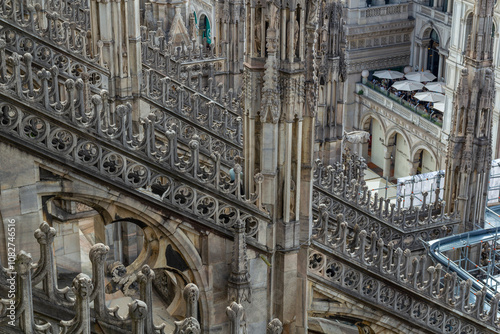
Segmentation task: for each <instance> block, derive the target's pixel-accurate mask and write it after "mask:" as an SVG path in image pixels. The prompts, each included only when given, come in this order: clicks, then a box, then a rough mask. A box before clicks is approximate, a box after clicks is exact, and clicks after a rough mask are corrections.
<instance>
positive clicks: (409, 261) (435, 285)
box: [308, 214, 500, 334]
mask: <svg viewBox="0 0 500 334" xmlns="http://www.w3.org/2000/svg"><path fill="white" fill-rule="evenodd" d="M329 229H330V230H332V231H333V233H331V234H330V235H329V236H328V238H327V239H326V240H325V241H326V242H318V241H313V247H312V248H311V249H310V250H309V268H308V275H309V277H310V278H311V279H312V280H313V281H315V282H318V283H320V284H325V285H327V286H330V287H333V288H335V289H338V290H341V291H343V292H345V293H347V294H349V295H351V296H356V297H357V298H360V299H361V300H363V301H365V302H367V303H369V304H372V305H374V306H375V307H378V308H381V309H383V310H385V311H387V312H390V313H392V314H393V315H395V316H396V317H401V318H403V319H404V320H405V321H411V322H412V323H413V324H415V325H418V326H421V327H422V328H425V329H427V330H429V331H431V332H435V333H477V334H479V333H498V331H499V330H500V313H499V310H498V306H499V302H500V293H496V294H495V295H494V297H493V298H492V299H491V300H487V299H486V298H485V297H486V291H485V290H484V289H485V288H483V290H481V291H473V290H472V289H471V286H472V282H471V281H470V280H468V281H461V280H460V279H459V278H458V277H457V275H456V273H453V274H449V273H446V271H445V270H444V269H445V268H442V266H441V265H440V264H438V265H436V266H433V265H432V260H431V259H430V258H429V257H428V256H426V255H424V256H418V255H415V254H412V252H411V251H410V250H408V249H406V250H405V251H403V250H402V249H401V248H399V247H397V248H396V247H395V246H394V244H393V243H392V242H389V243H386V242H384V240H383V239H382V238H381V237H380V236H379V235H378V234H377V232H375V231H372V232H371V233H370V232H369V231H368V230H365V229H361V230H360V229H357V230H355V231H354V233H350V231H349V228H348V223H347V222H346V221H345V220H344V217H343V215H342V214H339V215H338V216H337V219H336V223H335V224H333V225H331V226H329Z"/></svg>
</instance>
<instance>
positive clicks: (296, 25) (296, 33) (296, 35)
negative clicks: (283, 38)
mask: <svg viewBox="0 0 500 334" xmlns="http://www.w3.org/2000/svg"><path fill="white" fill-rule="evenodd" d="M291 30H292V21H288V27H287V31H288V32H290V31H291ZM299 33H300V26H299V22H298V21H297V20H295V22H294V31H293V40H292V42H293V50H291V49H290V48H291V47H292V45H291V44H290V43H288V45H287V50H286V51H287V54H290V52H291V53H292V54H293V55H295V53H296V51H297V42H298V41H299Z"/></svg>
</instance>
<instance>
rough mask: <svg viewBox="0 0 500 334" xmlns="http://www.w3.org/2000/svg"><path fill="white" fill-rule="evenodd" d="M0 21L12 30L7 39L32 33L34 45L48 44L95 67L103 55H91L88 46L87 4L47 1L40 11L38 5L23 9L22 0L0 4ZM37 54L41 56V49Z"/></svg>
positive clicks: (24, 6)
mask: <svg viewBox="0 0 500 334" xmlns="http://www.w3.org/2000/svg"><path fill="white" fill-rule="evenodd" d="M0 18H2V19H4V21H3V22H6V23H8V25H9V26H11V27H12V29H11V30H10V33H11V34H9V36H13V34H19V33H24V32H25V31H26V32H29V33H31V36H33V38H34V40H36V43H37V44H45V43H46V42H49V43H50V45H51V46H52V47H54V48H55V49H58V48H64V50H65V52H70V53H72V54H74V55H78V56H79V57H82V58H84V59H85V60H87V61H90V62H91V63H93V64H94V65H97V64H99V62H100V55H101V54H102V53H101V52H95V51H97V50H94V52H93V53H94V54H92V53H91V52H89V50H90V46H89V45H87V31H89V30H90V10H89V8H88V6H87V1H83V0H77V1H69V0H63V1H56V0H50V1H46V2H45V8H42V6H41V5H40V4H38V3H37V4H35V5H34V6H33V5H31V4H28V5H26V2H23V1H22V0H14V1H6V0H2V1H0ZM2 24H3V23H2ZM1 36H3V35H1ZM26 36H27V35H26ZM28 43H29V41H25V42H24V43H23V44H24V45H25V46H27V45H28ZM49 49H50V47H49V48H47V47H45V50H49ZM39 51H40V52H41V53H43V52H44V49H43V48H42V49H40V50H39ZM99 51H100V50H99ZM26 52H29V51H26ZM55 60H56V61H57V59H55Z"/></svg>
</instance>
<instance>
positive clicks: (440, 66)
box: [438, 54, 444, 81]
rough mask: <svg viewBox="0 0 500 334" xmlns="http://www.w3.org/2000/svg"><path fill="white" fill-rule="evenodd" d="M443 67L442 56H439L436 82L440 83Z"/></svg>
mask: <svg viewBox="0 0 500 334" xmlns="http://www.w3.org/2000/svg"><path fill="white" fill-rule="evenodd" d="M443 66H444V55H442V54H439V69H438V81H441V77H442V76H443Z"/></svg>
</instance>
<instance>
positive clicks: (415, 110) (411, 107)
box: [358, 82, 443, 127]
mask: <svg viewBox="0 0 500 334" xmlns="http://www.w3.org/2000/svg"><path fill="white" fill-rule="evenodd" d="M363 86H364V87H366V88H369V89H371V90H373V91H375V92H378V93H380V94H382V95H384V96H385V97H387V98H389V99H390V100H392V101H394V102H396V103H397V104H399V105H400V106H403V107H404V108H405V109H406V110H408V111H411V112H412V113H415V114H417V115H419V116H420V117H422V118H424V119H425V120H427V121H428V122H430V123H432V124H435V125H437V126H439V127H442V126H443V122H442V121H441V120H439V119H436V118H434V117H431V115H430V114H428V113H427V111H425V109H424V108H422V107H419V106H414V105H412V104H411V103H410V102H408V101H406V100H404V99H403V98H402V97H400V96H397V95H394V94H393V93H391V92H389V91H388V90H386V89H384V88H382V87H379V86H377V85H375V84H373V83H371V82H367V83H366V84H363ZM358 92H359V90H358ZM372 97H373V96H372ZM377 102H380V101H377ZM382 104H385V103H382ZM394 107H396V108H397V106H394ZM398 109H400V108H398ZM398 114H400V112H398ZM406 118H411V117H406Z"/></svg>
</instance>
